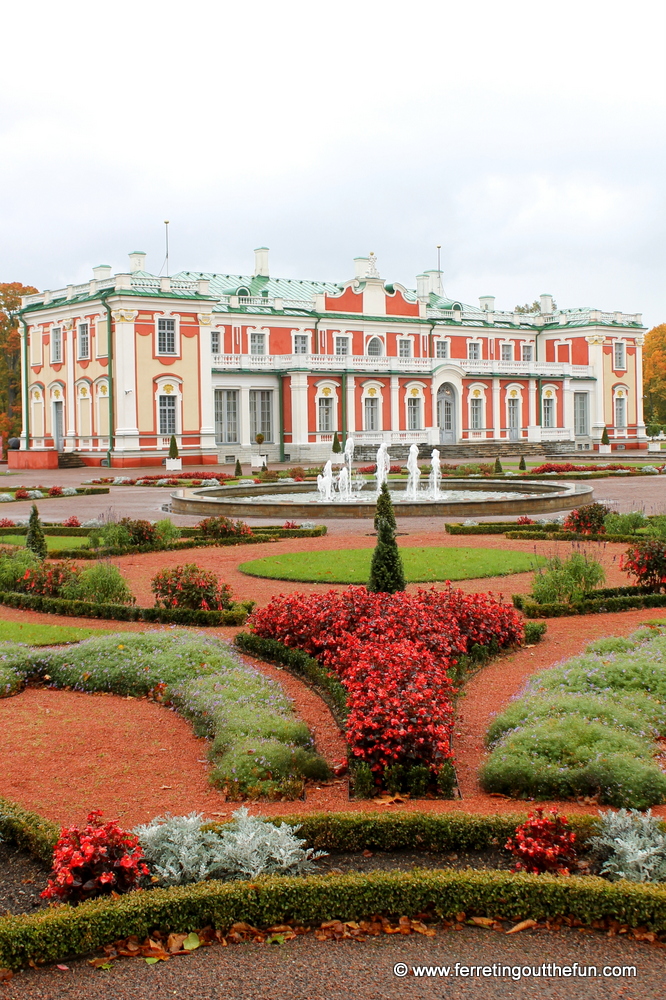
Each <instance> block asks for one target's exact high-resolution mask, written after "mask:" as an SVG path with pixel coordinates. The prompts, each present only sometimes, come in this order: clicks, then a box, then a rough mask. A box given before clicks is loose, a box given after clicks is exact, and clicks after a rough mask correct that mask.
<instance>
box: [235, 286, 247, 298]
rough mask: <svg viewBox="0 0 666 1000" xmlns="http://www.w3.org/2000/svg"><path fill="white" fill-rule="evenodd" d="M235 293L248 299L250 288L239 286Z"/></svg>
mask: <svg viewBox="0 0 666 1000" xmlns="http://www.w3.org/2000/svg"><path fill="white" fill-rule="evenodd" d="M236 295H238V297H239V298H242V299H249V297H250V289H249V288H245V287H244V286H241V287H240V288H239V289H238V290H237V292H236Z"/></svg>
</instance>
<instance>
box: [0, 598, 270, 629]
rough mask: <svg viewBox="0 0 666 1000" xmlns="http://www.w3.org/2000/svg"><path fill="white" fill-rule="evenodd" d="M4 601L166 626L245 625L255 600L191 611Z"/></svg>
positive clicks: (11, 605)
mask: <svg viewBox="0 0 666 1000" xmlns="http://www.w3.org/2000/svg"><path fill="white" fill-rule="evenodd" d="M0 604H4V605H6V606H7V607H9V608H22V609H27V610H30V611H42V612H44V613H45V614H51V615H65V616H67V617H73V618H104V619H106V620H108V621H121V622H159V623H161V624H165V625H212V626H215V625H217V626H221V625H243V624H245V621H246V619H247V616H248V614H249V613H250V611H251V607H250V605H253V604H254V602H253V601H242V602H239V603H238V604H237V605H236V606H235V607H233V608H229V609H228V610H226V611H190V610H189V609H188V608H137V607H132V606H130V605H123V604H92V603H90V602H89V601H70V600H66V599H65V598H64V597H42V596H40V595H38V594H18V593H14V592H13V591H0Z"/></svg>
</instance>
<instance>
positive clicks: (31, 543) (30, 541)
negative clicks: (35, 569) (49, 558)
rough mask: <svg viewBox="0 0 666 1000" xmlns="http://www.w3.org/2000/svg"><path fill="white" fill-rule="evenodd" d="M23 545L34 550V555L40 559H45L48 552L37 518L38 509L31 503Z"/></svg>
mask: <svg viewBox="0 0 666 1000" xmlns="http://www.w3.org/2000/svg"><path fill="white" fill-rule="evenodd" d="M25 547H26V549H30V551H31V552H34V553H35V555H36V556H39V558H40V559H45V558H46V554H47V552H48V549H47V546H46V539H45V538H44V529H43V528H42V522H41V521H40V520H39V511H38V510H37V507H36V506H35V504H34V503H33V505H32V510H31V511H30V521H29V522H28V533H27V535H26V536H25Z"/></svg>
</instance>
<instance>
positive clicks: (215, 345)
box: [210, 330, 224, 354]
mask: <svg viewBox="0 0 666 1000" xmlns="http://www.w3.org/2000/svg"><path fill="white" fill-rule="evenodd" d="M223 332H224V331H223V330H211V331H210V353H211V354H222V351H221V347H222V334H223Z"/></svg>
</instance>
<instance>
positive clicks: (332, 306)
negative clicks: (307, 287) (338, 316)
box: [325, 285, 363, 313]
mask: <svg viewBox="0 0 666 1000" xmlns="http://www.w3.org/2000/svg"><path fill="white" fill-rule="evenodd" d="M325 306H326V309H327V311H328V312H353V313H362V312H363V292H355V291H354V289H353V288H352V287H351V285H350V286H349V288H345V290H344V292H343V293H342V295H336V296H333V295H326V298H325Z"/></svg>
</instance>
